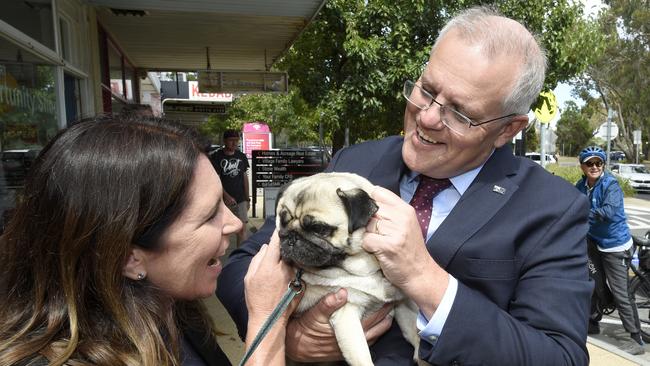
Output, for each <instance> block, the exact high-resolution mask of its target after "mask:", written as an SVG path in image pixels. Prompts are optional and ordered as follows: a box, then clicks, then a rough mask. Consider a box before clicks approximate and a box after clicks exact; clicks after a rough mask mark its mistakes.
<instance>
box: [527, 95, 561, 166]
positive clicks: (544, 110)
mask: <svg viewBox="0 0 650 366" xmlns="http://www.w3.org/2000/svg"><path fill="white" fill-rule="evenodd" d="M539 98H540V100H541V103H540V104H539V105H538V106H537V107H535V108H534V109H533V112H534V113H535V117H536V118H537V120H539V122H540V126H539V139H540V150H539V152H540V156H542V160H541V161H540V163H541V164H542V166H546V159H545V157H546V134H547V130H548V127H549V123H550V122H551V121H552V120H553V118H555V116H556V115H557V100H556V99H555V94H553V92H552V91H550V90H548V91H543V92H541V93H540V94H539Z"/></svg>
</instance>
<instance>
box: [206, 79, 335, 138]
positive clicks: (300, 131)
mask: <svg viewBox="0 0 650 366" xmlns="http://www.w3.org/2000/svg"><path fill="white" fill-rule="evenodd" d="M318 118H319V115H318V113H317V111H313V110H311V109H310V108H309V107H308V106H307V104H306V103H305V102H304V101H303V100H302V99H301V98H300V96H299V95H298V93H296V92H295V91H290V92H289V94H271V93H267V94H249V95H244V96H241V97H239V98H237V99H235V100H234V101H233V103H232V105H231V106H230V107H229V109H228V114H227V115H226V116H218V115H214V116H211V117H210V119H209V120H208V122H206V123H204V124H203V125H201V127H200V130H201V132H202V133H203V134H204V135H206V136H208V137H209V138H211V139H212V141H213V142H217V141H221V135H222V133H223V131H224V130H226V129H229V128H233V129H236V130H241V129H242V127H243V125H244V123H247V122H264V123H266V124H268V125H269V127H270V128H271V131H272V132H273V133H274V135H275V136H276V137H277V135H278V134H285V135H286V137H287V140H288V141H289V142H290V143H291V144H292V145H301V144H302V145H305V144H316V143H317V142H318V139H319V136H318ZM327 140H329V139H328V138H326V141H327Z"/></svg>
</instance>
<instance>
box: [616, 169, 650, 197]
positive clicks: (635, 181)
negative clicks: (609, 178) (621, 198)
mask: <svg viewBox="0 0 650 366" xmlns="http://www.w3.org/2000/svg"><path fill="white" fill-rule="evenodd" d="M610 170H611V171H612V173H614V174H615V175H618V176H620V177H622V178H625V179H627V180H628V181H629V182H630V185H631V186H632V188H634V190H635V191H637V192H648V193H650V170H648V168H646V166H645V165H643V164H614V165H612V167H611V169H610Z"/></svg>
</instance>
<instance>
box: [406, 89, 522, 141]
mask: <svg viewBox="0 0 650 366" xmlns="http://www.w3.org/2000/svg"><path fill="white" fill-rule="evenodd" d="M402 93H403V95H404V98H406V100H407V101H408V102H409V103H411V104H412V105H414V106H416V107H417V108H418V109H420V110H422V111H427V110H428V109H429V108H431V107H432V106H433V104H434V103H435V104H437V105H438V107H440V119H441V120H442V123H444V124H445V126H447V127H449V128H450V129H451V130H452V131H454V132H456V133H458V134H459V135H464V134H465V133H466V132H467V131H468V130H469V129H470V127H472V126H480V125H482V124H485V123H488V122H493V121H497V120H500V119H503V118H508V117H512V116H516V115H517V114H516V113H510V114H508V115H506V116H502V117H498V118H493V119H490V120H487V121H483V122H475V121H472V120H471V119H470V118H469V117H466V116H465V115H463V114H462V113H460V112H458V111H457V110H455V109H453V108H450V107H447V106H445V105H443V104H440V103H438V101H436V100H435V99H434V98H433V96H432V95H431V94H430V93H429V92H427V91H426V90H424V89H422V88H421V87H420V86H419V85H417V84H416V83H414V82H412V81H410V80H407V81H405V82H404V90H403V92H402Z"/></svg>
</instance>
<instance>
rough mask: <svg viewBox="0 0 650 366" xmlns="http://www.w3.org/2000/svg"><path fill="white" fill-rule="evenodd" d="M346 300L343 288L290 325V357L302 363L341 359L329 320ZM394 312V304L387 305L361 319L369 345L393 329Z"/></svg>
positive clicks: (287, 345)
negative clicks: (390, 313)
mask: <svg viewBox="0 0 650 366" xmlns="http://www.w3.org/2000/svg"><path fill="white" fill-rule="evenodd" d="M346 301H347V291H346V290H345V289H340V290H339V291H337V292H336V293H332V294H329V295H327V296H325V297H324V298H322V299H321V300H320V302H318V304H316V305H315V306H314V307H313V308H311V309H309V310H308V311H306V312H305V313H304V314H302V315H301V316H300V317H299V318H294V319H292V320H290V321H289V325H288V326H287V338H286V352H287V356H288V357H289V358H290V359H292V360H294V361H299V362H325V361H338V360H342V359H343V355H342V354H341V350H340V349H339V346H338V343H337V342H336V336H335V335H334V331H333V330H332V326H331V325H330V322H329V318H330V316H331V315H332V313H334V312H335V311H336V310H337V309H339V308H340V307H342V306H343V305H344V304H345V303H346ZM391 309H392V305H390V304H386V305H384V306H383V307H382V308H381V309H379V310H378V311H377V312H375V313H372V314H370V315H368V316H366V317H365V318H364V319H363V320H362V322H361V325H362V326H363V329H364V331H365V334H366V339H367V340H368V343H369V344H373V343H374V342H375V341H376V340H377V338H379V336H381V335H382V334H384V333H385V332H386V331H388V329H390V326H391V324H392V322H393V318H392V317H391V316H390V315H388V313H389V312H390V311H391Z"/></svg>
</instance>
